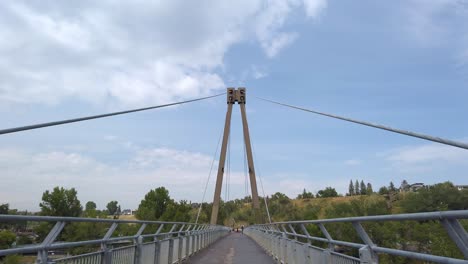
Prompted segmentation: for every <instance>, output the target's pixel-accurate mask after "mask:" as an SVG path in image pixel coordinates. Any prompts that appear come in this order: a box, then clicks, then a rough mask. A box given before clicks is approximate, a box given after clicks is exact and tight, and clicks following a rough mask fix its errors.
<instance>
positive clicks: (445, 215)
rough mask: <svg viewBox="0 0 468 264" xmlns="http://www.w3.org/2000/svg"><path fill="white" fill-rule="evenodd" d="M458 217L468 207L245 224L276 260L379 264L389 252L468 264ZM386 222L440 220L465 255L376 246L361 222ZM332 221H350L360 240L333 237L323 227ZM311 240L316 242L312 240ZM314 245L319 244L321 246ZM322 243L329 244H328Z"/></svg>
mask: <svg viewBox="0 0 468 264" xmlns="http://www.w3.org/2000/svg"><path fill="white" fill-rule="evenodd" d="M461 219H468V210H461V211H445V212H431V213H414V214H398V215H381V216H364V217H348V218H336V219H323V220H309V221H290V222H277V223H272V224H263V225H253V226H250V227H247V228H246V230H245V233H246V234H247V235H249V236H250V237H251V238H252V239H254V240H255V241H256V242H257V243H258V244H259V245H261V246H262V247H263V248H264V249H265V250H266V251H267V252H268V253H269V254H270V255H271V256H272V257H273V258H275V259H276V260H277V261H278V262H279V263H288V264H289V263H334V264H335V263H344V264H358V263H378V262H379V255H381V254H388V255H392V256H399V257H405V258H409V259H418V260H422V261H424V262H435V263H465V264H467V263H468V235H467V232H466V230H465V229H464V228H463V226H462V225H461V224H460V221H459V220H461ZM385 221H436V222H440V224H441V225H442V227H443V228H444V229H445V230H446V232H447V234H448V237H450V239H451V240H452V241H453V242H454V243H455V245H456V246H457V247H458V249H459V250H460V251H461V253H462V254H463V256H464V257H465V260H463V259H457V258H452V257H444V256H436V255H431V254H428V253H420V252H414V251H407V250H402V249H395V248H386V247H381V246H378V245H376V244H375V243H374V242H373V241H372V239H371V237H370V236H369V234H368V233H367V232H366V230H365V228H364V227H363V226H362V224H361V223H363V222H385ZM332 223H347V224H351V225H352V227H353V228H354V230H355V231H356V234H357V235H358V237H359V238H360V239H361V240H362V242H361V243H355V242H349V241H340V240H335V239H333V237H332V236H331V235H330V233H329V232H328V230H327V228H326V227H325V225H327V224H332ZM309 225H315V226H317V227H318V229H319V230H320V232H321V233H322V235H323V237H317V236H312V235H310V233H309V232H308V229H307V227H308V226H309ZM313 241H315V242H314V243H312V242H313ZM313 244H320V245H322V247H318V246H316V245H313ZM323 245H328V247H326V246H323ZM340 246H341V247H347V248H353V249H355V250H358V251H359V257H353V256H349V255H345V254H341V253H338V252H335V247H340ZM324 247H326V248H324Z"/></svg>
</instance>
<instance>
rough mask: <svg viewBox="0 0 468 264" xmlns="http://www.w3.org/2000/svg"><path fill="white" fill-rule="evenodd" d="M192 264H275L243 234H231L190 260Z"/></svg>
mask: <svg viewBox="0 0 468 264" xmlns="http://www.w3.org/2000/svg"><path fill="white" fill-rule="evenodd" d="M187 263H190V264H197V263H203V264H211V263H212V264H218V263H221V264H245V263H258V264H270V263H275V262H274V261H273V259H272V258H271V257H270V256H268V255H267V253H266V252H265V251H264V250H263V248H261V247H260V246H259V245H258V244H257V243H255V242H254V241H253V240H252V239H250V238H249V237H248V236H246V235H243V234H241V233H231V234H229V235H227V236H225V237H223V238H221V239H220V240H218V241H216V242H215V243H213V244H212V245H211V246H210V247H208V248H205V249H204V250H202V251H200V252H199V253H198V254H196V255H195V256H193V257H192V258H189V259H188V261H187Z"/></svg>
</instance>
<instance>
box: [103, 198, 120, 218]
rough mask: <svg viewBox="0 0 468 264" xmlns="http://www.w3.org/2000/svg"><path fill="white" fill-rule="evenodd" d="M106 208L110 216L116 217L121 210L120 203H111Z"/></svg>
mask: <svg viewBox="0 0 468 264" xmlns="http://www.w3.org/2000/svg"><path fill="white" fill-rule="evenodd" d="M106 208H107V212H108V213H109V215H115V214H116V213H117V211H118V209H119V202H117V201H110V202H109V203H107V205H106Z"/></svg>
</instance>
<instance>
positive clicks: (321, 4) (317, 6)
mask: <svg viewBox="0 0 468 264" xmlns="http://www.w3.org/2000/svg"><path fill="white" fill-rule="evenodd" d="M304 6H305V9H306V13H307V16H309V17H316V16H318V15H320V14H321V12H322V11H323V10H324V9H325V8H326V7H327V1H326V0H304Z"/></svg>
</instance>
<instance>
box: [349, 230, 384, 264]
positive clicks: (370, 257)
mask: <svg viewBox="0 0 468 264" xmlns="http://www.w3.org/2000/svg"><path fill="white" fill-rule="evenodd" d="M352 224H353V227H354V229H355V230H356V232H357V233H358V235H359V237H360V238H361V239H362V241H363V242H364V243H365V244H366V246H364V247H362V248H360V249H359V258H360V259H361V263H362V264H364V263H365V264H377V263H379V258H378V255H377V254H376V253H375V252H374V251H373V250H372V247H373V246H374V242H372V240H371V238H370V237H369V235H368V234H367V233H366V230H364V228H363V227H362V225H361V223H359V222H352Z"/></svg>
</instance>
